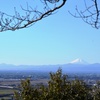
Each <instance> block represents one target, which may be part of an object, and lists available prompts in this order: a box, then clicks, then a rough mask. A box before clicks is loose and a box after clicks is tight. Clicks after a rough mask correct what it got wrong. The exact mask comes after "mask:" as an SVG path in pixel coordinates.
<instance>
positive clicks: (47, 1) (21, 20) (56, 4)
mask: <svg viewBox="0 0 100 100" xmlns="http://www.w3.org/2000/svg"><path fill="white" fill-rule="evenodd" d="M39 1H40V2H41V4H43V10H44V11H40V10H38V9H37V8H33V7H30V6H29V5H27V8H26V9H25V8H23V7H21V9H22V11H23V12H24V13H25V15H21V13H19V12H18V11H17V10H16V8H14V11H15V14H14V15H10V14H7V13H5V12H0V32H3V31H7V30H12V31H14V30H17V29H23V28H27V27H30V26H31V25H33V24H34V23H35V22H37V21H39V20H41V19H43V18H45V17H48V16H50V15H52V14H53V13H54V12H55V11H56V10H58V9H60V8H61V7H63V6H64V5H65V3H66V2H67V0H39ZM90 2H92V3H91V5H88V3H87V2H86V1H85V0H84V4H85V8H84V9H83V11H81V10H79V8H78V7H76V12H77V14H78V15H76V14H72V13H71V15H72V16H74V17H76V18H82V19H83V21H84V22H86V23H88V24H89V25H91V26H92V27H95V28H97V29H98V28H100V8H99V0H90ZM51 5H52V6H51Z"/></svg>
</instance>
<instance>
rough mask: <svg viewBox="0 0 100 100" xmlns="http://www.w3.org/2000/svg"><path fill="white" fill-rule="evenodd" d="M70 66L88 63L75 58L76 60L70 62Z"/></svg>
mask: <svg viewBox="0 0 100 100" xmlns="http://www.w3.org/2000/svg"><path fill="white" fill-rule="evenodd" d="M70 64H88V63H87V62H86V61H84V60H83V59H80V58H77V59H75V60H73V61H71V62H70Z"/></svg>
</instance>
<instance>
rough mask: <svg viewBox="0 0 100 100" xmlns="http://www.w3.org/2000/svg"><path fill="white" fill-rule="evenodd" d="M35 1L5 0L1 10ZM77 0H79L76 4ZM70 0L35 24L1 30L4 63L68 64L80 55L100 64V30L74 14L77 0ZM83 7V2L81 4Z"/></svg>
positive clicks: (24, 5)
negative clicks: (70, 12)
mask: <svg viewBox="0 0 100 100" xmlns="http://www.w3.org/2000/svg"><path fill="white" fill-rule="evenodd" d="M27 1H28V2H29V4H30V3H31V1H32V3H31V4H33V0H25V2H23V1H20V2H19V1H18V0H10V1H9V0H2V3H0V10H2V11H5V12H7V13H13V12H14V10H13V7H16V8H17V9H18V11H19V12H21V9H20V5H22V6H23V7H26V2H27ZM74 2H75V3H74ZM74 2H72V1H68V2H67V3H66V5H65V6H64V7H63V8H61V9H59V10H58V11H57V12H56V14H54V15H51V16H49V17H47V18H45V19H43V20H41V21H39V22H37V23H35V24H34V25H33V26H32V27H29V28H26V29H21V30H17V31H6V32H1V33H0V63H7V64H15V65H20V64H27V65H44V64H66V63H68V62H70V61H72V60H74V59H76V58H81V59H84V60H86V61H87V62H89V63H100V29H99V30H97V29H94V28H92V27H91V26H90V25H87V24H86V23H84V22H83V21H82V20H81V19H76V18H74V17H72V16H71V15H70V14H69V13H68V10H70V11H72V12H73V13H74V12H75V5H76V4H77V2H76V1H74ZM79 7H80V8H81V9H82V8H83V7H82V5H80V6H79Z"/></svg>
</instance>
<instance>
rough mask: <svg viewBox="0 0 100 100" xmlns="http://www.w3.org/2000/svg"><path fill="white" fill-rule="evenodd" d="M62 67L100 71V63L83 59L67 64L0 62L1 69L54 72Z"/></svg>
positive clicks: (79, 70) (64, 69)
mask: <svg viewBox="0 0 100 100" xmlns="http://www.w3.org/2000/svg"><path fill="white" fill-rule="evenodd" d="M58 68H61V69H62V70H63V72H75V73H79V72H80V73H81V72H87V73H88V72H89V73H90V72H92V73H99V72H100V63H94V64H89V63H87V62H86V61H84V60H82V59H76V60H73V61H71V62H70V63H67V64H58V65H18V66H16V65H12V64H0V71H3V70H4V71H12V70H16V71H42V72H52V71H56V70H58Z"/></svg>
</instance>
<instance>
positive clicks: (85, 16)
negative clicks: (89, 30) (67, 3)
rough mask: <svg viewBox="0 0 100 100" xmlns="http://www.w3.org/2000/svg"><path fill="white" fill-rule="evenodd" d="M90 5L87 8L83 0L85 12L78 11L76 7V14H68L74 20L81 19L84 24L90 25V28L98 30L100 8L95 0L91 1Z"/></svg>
mask: <svg viewBox="0 0 100 100" xmlns="http://www.w3.org/2000/svg"><path fill="white" fill-rule="evenodd" d="M91 2H92V5H91V6H88V5H87V3H86V0H84V4H85V10H83V11H79V8H78V7H76V12H77V14H78V15H76V14H72V13H70V12H69V13H70V14H71V15H72V16H74V17H75V18H82V20H83V21H84V22H86V23H87V24H89V25H91V26H92V27H94V28H96V29H99V28H100V8H99V3H98V1H97V0H91Z"/></svg>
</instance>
